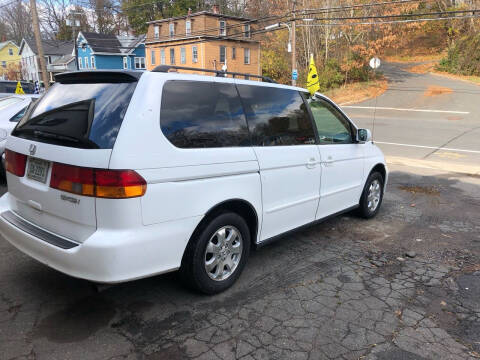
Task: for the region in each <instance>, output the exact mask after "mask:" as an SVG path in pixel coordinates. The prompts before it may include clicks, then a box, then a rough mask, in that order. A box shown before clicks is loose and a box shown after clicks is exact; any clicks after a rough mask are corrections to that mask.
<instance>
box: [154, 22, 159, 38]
mask: <svg viewBox="0 0 480 360" xmlns="http://www.w3.org/2000/svg"><path fill="white" fill-rule="evenodd" d="M153 37H154V38H155V39H158V38H160V26H159V25H155V26H154V27H153Z"/></svg>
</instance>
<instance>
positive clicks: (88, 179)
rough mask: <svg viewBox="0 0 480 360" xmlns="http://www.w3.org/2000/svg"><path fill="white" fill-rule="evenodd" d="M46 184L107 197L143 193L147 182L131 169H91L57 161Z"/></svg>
mask: <svg viewBox="0 0 480 360" xmlns="http://www.w3.org/2000/svg"><path fill="white" fill-rule="evenodd" d="M50 187H52V188H54V189H58V190H62V191H66V192H69V193H73V194H78V195H84V196H95V197H101V198H109V199H125V198H132V197H138V196H143V195H144V194H145V192H146V191H147V183H146V182H145V180H144V179H143V178H142V177H141V176H140V175H139V174H138V173H136V172H135V171H133V170H103V169H91V168H84V167H78V166H72V165H66V164H59V163H53V166H52V176H51V179H50Z"/></svg>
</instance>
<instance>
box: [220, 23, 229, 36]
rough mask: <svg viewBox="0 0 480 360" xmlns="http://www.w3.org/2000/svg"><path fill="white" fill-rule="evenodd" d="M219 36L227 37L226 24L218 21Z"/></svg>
mask: <svg viewBox="0 0 480 360" xmlns="http://www.w3.org/2000/svg"><path fill="white" fill-rule="evenodd" d="M220 36H227V22H226V21H225V20H220Z"/></svg>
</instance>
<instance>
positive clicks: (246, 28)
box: [243, 24, 252, 38]
mask: <svg viewBox="0 0 480 360" xmlns="http://www.w3.org/2000/svg"><path fill="white" fill-rule="evenodd" d="M243 35H244V36H245V37H246V38H250V36H252V33H251V31H250V24H245V25H244V26H243Z"/></svg>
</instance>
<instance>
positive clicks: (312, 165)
mask: <svg viewBox="0 0 480 360" xmlns="http://www.w3.org/2000/svg"><path fill="white" fill-rule="evenodd" d="M317 164H318V162H317V159H315V158H310V159H309V160H308V161H307V163H306V165H307V168H308V169H313V168H315V167H316V166H317Z"/></svg>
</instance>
